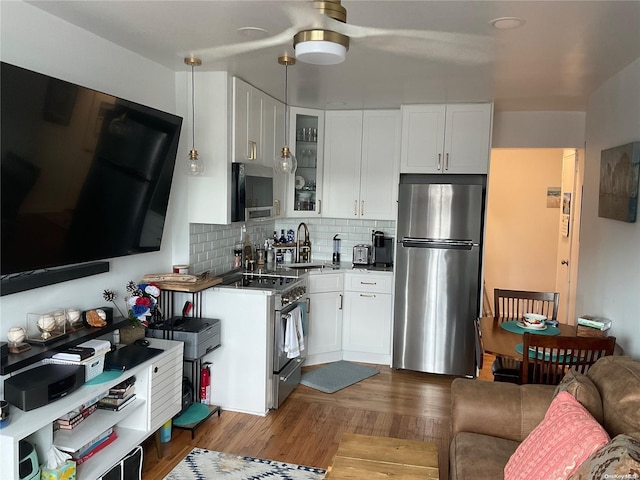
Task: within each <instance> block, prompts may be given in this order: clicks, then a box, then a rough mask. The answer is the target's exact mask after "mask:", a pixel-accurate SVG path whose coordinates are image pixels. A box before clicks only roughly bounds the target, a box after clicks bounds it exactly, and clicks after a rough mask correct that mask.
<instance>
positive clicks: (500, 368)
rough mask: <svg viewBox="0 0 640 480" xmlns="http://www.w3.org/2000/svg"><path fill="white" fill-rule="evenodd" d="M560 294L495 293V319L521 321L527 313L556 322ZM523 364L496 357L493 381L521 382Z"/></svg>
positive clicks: (504, 291)
mask: <svg viewBox="0 0 640 480" xmlns="http://www.w3.org/2000/svg"><path fill="white" fill-rule="evenodd" d="M559 300H560V294H559V293H558V292H532V291H528V290H503V289H499V288H496V289H494V291H493V311H494V312H495V315H494V316H495V318H498V319H501V320H502V321H505V320H519V319H521V318H522V317H523V316H524V314H525V313H538V314H541V315H544V316H546V317H547V318H548V319H549V320H556V318H557V316H558V303H559ZM521 369H522V364H521V363H520V362H518V361H517V360H513V359H510V358H505V357H496V359H495V360H494V361H493V364H492V365H491V373H492V374H493V380H494V381H496V382H510V383H519V382H520V370H521Z"/></svg>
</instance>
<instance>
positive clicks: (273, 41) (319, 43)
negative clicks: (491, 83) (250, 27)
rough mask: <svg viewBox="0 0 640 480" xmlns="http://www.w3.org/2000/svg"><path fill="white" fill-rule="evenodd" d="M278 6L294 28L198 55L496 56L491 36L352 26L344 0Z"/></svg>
mask: <svg viewBox="0 0 640 480" xmlns="http://www.w3.org/2000/svg"><path fill="white" fill-rule="evenodd" d="M368 3H369V4H370V8H375V3H376V2H368ZM272 5H277V6H279V7H280V8H282V10H283V13H284V15H285V16H286V17H287V18H288V20H289V22H290V23H291V26H290V27H288V28H286V29H284V30H283V31H281V32H280V33H277V34H275V35H272V36H269V37H267V38H262V39H258V40H250V41H246V42H241V43H235V44H228V45H222V46H217V47H212V48H206V49H202V50H198V51H196V52H192V54H193V55H196V56H198V57H200V58H203V59H205V60H210V61H215V60H221V59H225V58H230V57H232V56H234V55H240V54H243V53H248V52H251V51H255V50H260V49H265V48H270V47H277V46H281V45H293V46H294V48H295V56H296V58H297V59H298V60H300V61H302V62H306V63H312V64H316V65H333V64H337V63H341V62H343V61H344V60H345V58H346V53H347V51H348V50H349V48H350V46H357V47H366V48H373V49H377V50H381V51H387V52H390V53H393V54H396V55H407V56H413V57H418V58H426V59H431V60H441V61H446V62H450V63H459V64H481V63H487V62H488V61H489V60H490V59H491V58H490V57H491V52H492V44H491V37H488V36H482V35H474V34H465V33H454V32H441V31H435V30H416V29H386V28H378V27H366V26H359V25H354V24H349V23H347V11H346V9H345V8H344V7H343V6H342V4H341V1H340V0H312V1H308V2H282V3H276V2H274V3H273V4H272Z"/></svg>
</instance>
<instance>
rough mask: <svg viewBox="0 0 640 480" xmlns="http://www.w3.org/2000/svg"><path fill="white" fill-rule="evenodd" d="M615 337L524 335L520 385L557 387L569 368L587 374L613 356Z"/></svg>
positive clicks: (527, 333) (526, 333)
mask: <svg viewBox="0 0 640 480" xmlns="http://www.w3.org/2000/svg"><path fill="white" fill-rule="evenodd" d="M615 346H616V338H615V337H561V336H549V335H535V334H531V333H529V332H525V333H524V335H523V336H522V352H523V353H522V369H521V373H520V383H521V384H525V383H543V384H547V385H557V384H559V383H560V381H561V380H562V379H563V378H564V376H565V374H566V373H567V371H568V370H569V369H572V370H575V371H577V372H578V373H582V374H585V373H587V370H589V367H590V366H591V365H593V364H594V363H595V362H596V360H598V359H599V358H601V357H604V356H606V355H613V350H614V348H615Z"/></svg>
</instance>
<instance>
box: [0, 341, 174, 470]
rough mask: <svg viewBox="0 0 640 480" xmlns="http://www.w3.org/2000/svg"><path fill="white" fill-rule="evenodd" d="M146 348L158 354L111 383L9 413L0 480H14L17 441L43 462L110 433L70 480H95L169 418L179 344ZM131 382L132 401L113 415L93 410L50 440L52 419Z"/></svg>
mask: <svg viewBox="0 0 640 480" xmlns="http://www.w3.org/2000/svg"><path fill="white" fill-rule="evenodd" d="M150 342H151V346H152V347H154V348H160V349H163V350H164V352H162V353H161V354H159V355H157V356H155V357H153V358H152V359H151V360H148V361H146V362H144V363H142V364H140V365H137V366H135V367H133V368H132V369H130V370H126V371H124V372H123V373H122V375H120V376H119V377H117V378H115V379H112V380H109V381H106V382H104V383H102V384H98V385H83V386H82V387H80V388H79V389H78V390H76V391H74V392H73V393H70V394H69V395H67V396H66V397H64V398H62V399H60V400H57V401H54V402H51V403H49V404H48V405H45V406H43V407H40V408H37V409H35V410H31V411H28V412H23V411H22V410H20V409H18V408H16V407H12V408H11V422H10V423H9V425H7V426H5V427H4V428H3V429H2V430H0V465H2V474H0V477H2V478H19V470H18V445H19V442H20V440H26V441H28V442H30V443H31V444H33V445H35V447H36V450H37V452H38V458H39V459H40V461H41V462H43V461H44V459H46V453H47V452H48V451H49V449H50V448H51V446H52V445H61V446H64V447H65V448H66V449H73V448H75V447H76V446H77V447H78V448H80V447H82V446H83V445H85V444H86V443H88V442H90V441H91V440H92V439H95V438H96V437H97V436H99V435H100V434H101V433H102V432H105V431H107V430H108V429H109V428H113V429H114V430H115V431H116V433H117V436H118V438H117V439H116V440H115V441H114V442H113V443H111V444H110V445H108V446H107V447H106V448H104V450H102V451H100V452H98V453H96V454H95V455H94V456H93V457H91V458H90V459H89V460H87V461H86V462H84V463H82V464H81V465H78V467H77V473H76V478H79V479H89V478H99V477H100V476H102V475H103V474H105V473H106V472H107V471H109V470H110V469H111V467H113V466H114V465H115V464H117V463H118V462H119V461H120V459H121V458H123V457H124V456H125V455H127V453H129V451H131V449H132V448H134V447H135V446H136V445H139V444H140V443H142V441H143V440H144V439H146V438H147V437H148V436H150V435H152V434H153V433H154V432H155V431H156V430H158V428H160V426H161V425H162V424H164V423H165V422H166V421H167V420H169V419H171V418H173V416H174V415H176V414H177V413H178V412H179V411H180V406H181V397H182V356H183V347H184V344H183V343H182V342H174V341H169V340H160V339H150ZM132 376H135V378H136V382H135V385H136V389H135V392H136V400H135V401H134V402H133V403H132V404H131V405H129V406H127V407H125V408H123V409H122V410H121V411H119V412H111V411H107V410H97V411H95V412H94V413H92V414H91V415H90V416H88V417H87V418H85V420H84V421H83V422H82V423H81V424H80V425H78V426H77V427H76V428H74V429H73V430H66V431H65V430H60V431H58V432H56V433H55V434H54V431H53V422H55V421H56V419H57V418H59V417H61V416H63V415H65V414H66V413H68V412H70V411H72V410H74V409H76V408H78V407H80V406H82V405H87V404H89V403H91V402H92V401H94V400H95V399H96V398H97V397H100V396H104V393H106V392H107V391H108V390H109V389H110V388H111V387H113V386H114V385H117V384H118V383H120V382H122V381H123V380H126V379H127V378H129V377H132ZM5 475H6V477H5Z"/></svg>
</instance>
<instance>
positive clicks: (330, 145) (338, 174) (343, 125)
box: [322, 110, 362, 218]
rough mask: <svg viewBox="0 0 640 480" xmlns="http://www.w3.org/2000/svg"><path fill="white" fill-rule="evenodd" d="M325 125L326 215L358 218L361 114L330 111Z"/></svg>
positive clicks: (349, 111)
mask: <svg viewBox="0 0 640 480" xmlns="http://www.w3.org/2000/svg"><path fill="white" fill-rule="evenodd" d="M324 125H325V137H324V138H325V142H324V177H323V178H324V183H323V186H322V188H323V191H322V198H323V199H324V212H323V214H324V215H326V216H327V217H335V218H359V205H360V203H359V202H360V161H361V158H362V110H347V111H328V112H326V113H325V117H324Z"/></svg>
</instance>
